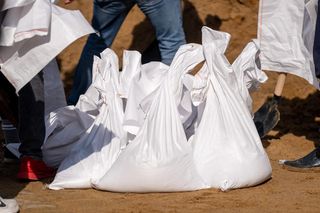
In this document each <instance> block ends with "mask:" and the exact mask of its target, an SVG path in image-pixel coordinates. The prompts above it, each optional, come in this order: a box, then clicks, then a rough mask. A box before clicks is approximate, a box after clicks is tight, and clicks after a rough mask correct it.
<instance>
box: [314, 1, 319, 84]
mask: <svg viewBox="0 0 320 213" xmlns="http://www.w3.org/2000/svg"><path fill="white" fill-rule="evenodd" d="M319 4H320V1H318V17H317V24H316V32H315V37H314V46H313V59H314V65H315V72H316V76H317V77H318V78H320V17H319V15H320V14H319V12H320V11H319V7H320V5H319Z"/></svg>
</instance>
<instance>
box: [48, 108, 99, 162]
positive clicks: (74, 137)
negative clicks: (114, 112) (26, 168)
mask: <svg viewBox="0 0 320 213" xmlns="http://www.w3.org/2000/svg"><path fill="white" fill-rule="evenodd" d="M94 119H95V117H93V116H90V115H89V114H87V113H85V112H82V111H80V110H79V109H78V108H75V107H74V106H67V107H63V108H60V109H58V110H56V111H54V112H51V113H50V115H49V117H48V118H47V119H46V139H45V141H44V143H43V145H42V154H43V160H44V162H45V163H46V164H47V165H48V166H50V167H53V168H57V167H58V166H59V165H60V163H61V162H62V161H63V160H64V159H65V158H66V156H68V155H69V152H70V150H71V149H72V147H74V146H75V145H77V144H79V143H80V142H79V141H83V140H85V139H86V136H87V135H86V131H87V130H88V129H89V128H90V127H91V126H92V123H93V122H94Z"/></svg>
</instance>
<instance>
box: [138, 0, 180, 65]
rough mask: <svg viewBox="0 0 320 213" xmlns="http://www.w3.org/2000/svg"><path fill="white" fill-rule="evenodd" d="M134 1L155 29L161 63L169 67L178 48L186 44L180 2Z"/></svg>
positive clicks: (159, 0) (178, 0) (163, 0)
mask: <svg viewBox="0 0 320 213" xmlns="http://www.w3.org/2000/svg"><path fill="white" fill-rule="evenodd" d="M136 1H137V4H138V6H139V8H140V9H141V10H142V12H143V13H144V14H146V16H147V17H148V18H149V19H150V21H151V23H152V25H153V26H154V28H155V31H156V37H157V40H158V42H159V49H160V53H161V61H162V62H163V63H165V64H168V65H169V64H170V63H171V61H172V59H173V57H174V55H175V54H176V52H177V50H178V49H179V47H180V46H181V45H183V44H185V43H186V41H185V34H184V31H183V27H182V15H181V13H182V12H181V5H180V0H149V1H145V0H136Z"/></svg>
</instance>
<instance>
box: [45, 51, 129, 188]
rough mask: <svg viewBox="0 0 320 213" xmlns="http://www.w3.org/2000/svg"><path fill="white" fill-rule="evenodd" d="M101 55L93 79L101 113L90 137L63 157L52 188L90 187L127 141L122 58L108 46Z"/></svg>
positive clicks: (89, 131)
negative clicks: (121, 82)
mask: <svg viewBox="0 0 320 213" xmlns="http://www.w3.org/2000/svg"><path fill="white" fill-rule="evenodd" d="M101 58H102V59H100V63H99V62H98V66H96V68H97V69H98V70H96V71H94V72H95V73H96V74H95V77H94V82H93V83H92V85H94V87H95V88H97V89H98V91H99V96H100V100H99V106H98V110H99V113H98V115H97V116H96V117H95V121H94V123H93V124H92V127H91V128H90V129H89V130H88V131H86V133H85V134H86V135H87V136H86V140H85V141H84V142H82V143H81V144H79V143H77V144H78V145H77V146H74V147H73V149H72V150H71V152H70V154H69V155H68V157H66V158H65V159H64V160H63V161H62V163H61V165H60V166H59V169H58V172H57V174H56V176H55V179H54V181H53V182H52V183H51V184H50V185H49V188H50V189H54V190H58V189H63V188H90V187H91V182H92V181H96V180H99V179H100V178H101V177H102V176H103V175H104V174H105V173H106V172H107V171H108V170H109V168H110V167H111V165H112V164H113V162H114V161H115V160H116V159H117V157H118V155H119V153H120V150H121V148H123V147H124V146H125V145H126V133H125V132H124V130H123V127H122V120H123V106H122V99H121V98H120V97H119V95H118V88H119V68H118V59H117V56H116V54H115V53H114V52H113V51H112V50H110V49H106V50H105V51H104V52H103V53H102V54H101ZM96 60H97V59H96Z"/></svg>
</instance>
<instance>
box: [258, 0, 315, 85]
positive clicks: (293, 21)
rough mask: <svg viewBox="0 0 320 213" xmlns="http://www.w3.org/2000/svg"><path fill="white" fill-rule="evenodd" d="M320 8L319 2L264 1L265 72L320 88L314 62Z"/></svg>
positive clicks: (261, 11)
mask: <svg viewBox="0 0 320 213" xmlns="http://www.w3.org/2000/svg"><path fill="white" fill-rule="evenodd" d="M317 4H318V1H317V0H305V1H303V0H291V1H287V0H260V7H259V21H258V23H259V24H258V39H259V42H260V48H261V66H262V69H264V70H270V71H277V72H286V73H290V74H294V75H297V76H300V77H302V78H304V79H306V80H307V81H308V82H309V83H310V84H312V85H313V86H315V87H316V88H319V83H318V82H317V79H316V77H315V68H314V62H313V44H314V35H315V26H316V19H317Z"/></svg>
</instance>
